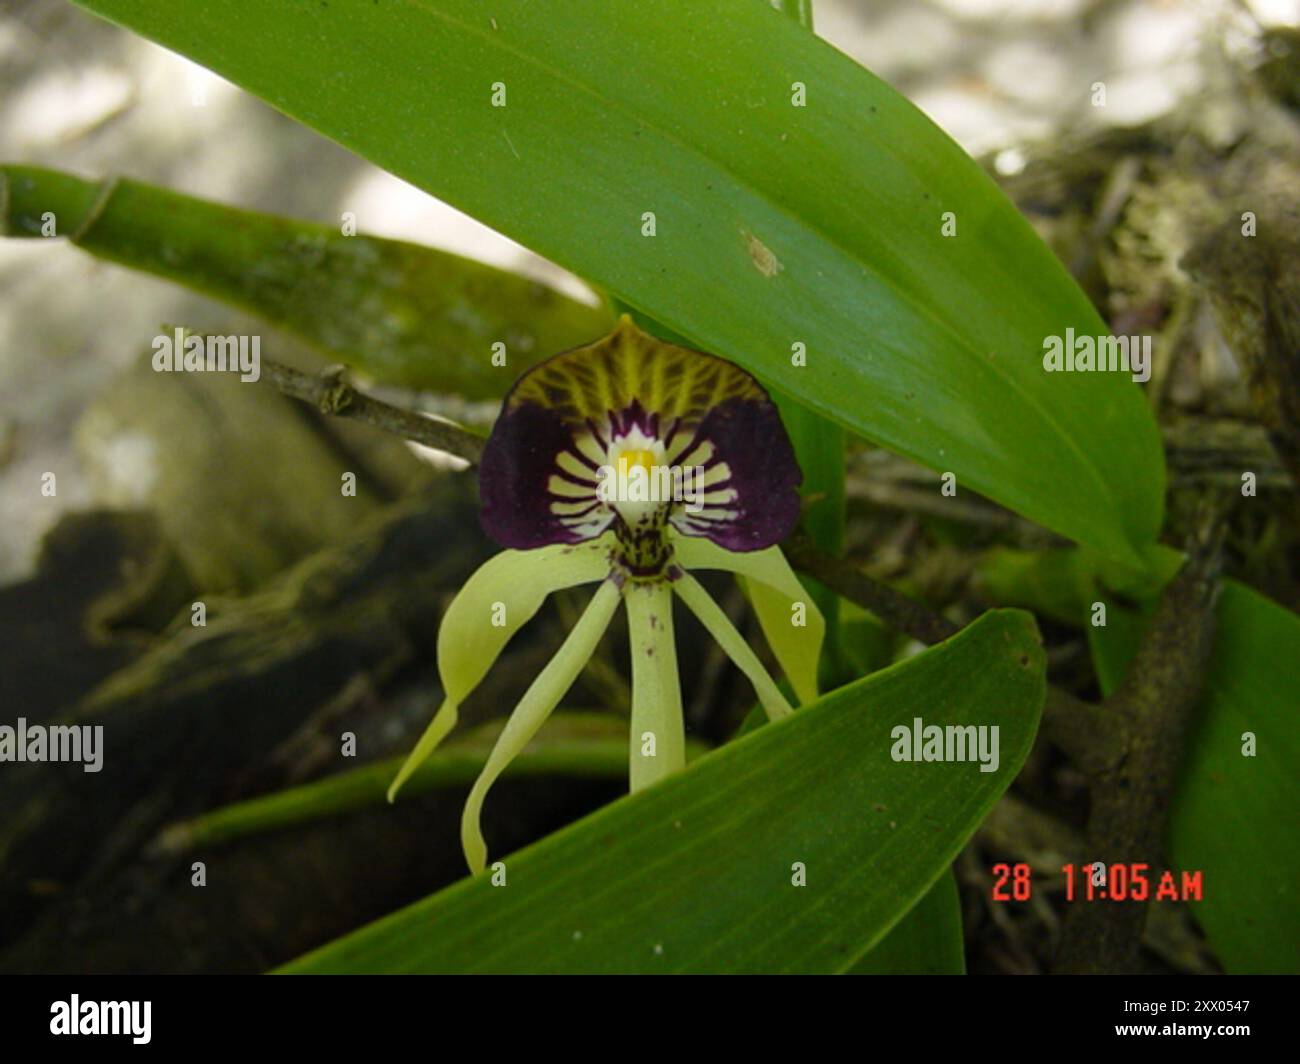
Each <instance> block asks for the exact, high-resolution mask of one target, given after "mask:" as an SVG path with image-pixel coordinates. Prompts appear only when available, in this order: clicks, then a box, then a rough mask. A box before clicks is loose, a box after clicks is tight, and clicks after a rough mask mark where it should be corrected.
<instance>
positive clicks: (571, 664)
mask: <svg viewBox="0 0 1300 1064" xmlns="http://www.w3.org/2000/svg"><path fill="white" fill-rule="evenodd" d="M619 598H620V596H619V590H618V587H617V586H616V585H615V583H614V581H612V580H606V581H605V582H604V583H602V584H601V585H600V587H599V588H598V589H597V591H596V594H595V597H593V598H592V600H591V602H590V603H589V604H588V606H587V608H586V609H585V610H584V611H583V614H582V616H581V617H579V618H578V623H577V624H575V625H574V626H573V630H572V631H571V632H569V636H568V638H567V639H565V641H564V643H563V644H562V645H561V647H560V649H559V650H557V651H556V652H555V656H554V657H553V658H551V660H550V662H549V663H548V664H547V666H546V668H544V669H543V670H542V672H541V674H540V675H539V676H538V677H537V679H535V680H534V681H533V682H532V684H531V685H530V686H529V688H528V690H527V691H525V692H524V697H523V698H521V699H520V700H519V705H518V706H516V707H515V711H514V712H513V713H511V714H510V719H509V720H508V721H506V726H505V728H504V729H503V730H502V732H501V735H500V737H499V738H498V739H497V742H496V746H494V747H493V748H492V753H491V754H490V755H489V756H488V759H487V764H485V765H484V766H483V772H482V773H481V774H480V775H479V778H478V779H477V780H476V781H475V782H474V787H473V789H472V790H471V791H470V792H469V799H468V800H467V801H466V802H465V811H464V813H463V814H462V816H461V821H460V841H461V846H463V847H464V850H465V860H466V861H468V862H469V867H470V870H471V871H472V872H474V873H478V872H481V871H483V869H484V867H486V865H487V844H486V843H485V842H484V841H483V832H482V830H481V829H480V827H479V817H480V815H481V813H482V811H483V800H484V798H486V797H487V792H488V789H489V788H490V787H491V786H492V784H493V783H495V782H496V779H497V777H498V776H500V775H501V773H502V772H504V771H505V768H506V766H507V765H509V764H510V762H511V761H512V760H513V759H514V758H515V756H516V755H517V754H518V753H519V752H520V751H521V750H522V749H523V748H524V747H525V746H527V745H528V743H529V742H530V741H531V739H532V738H533V736H534V735H536V734H537V730H538V729H539V728H540V727H541V726H542V725H543V724H545V723H546V718H547V717H549V716H550V715H551V712H552V710H554V709H555V707H556V706H557V705H559V702H560V699H561V698H563V697H564V695H565V692H566V691H568V690H569V688H570V687H572V686H573V681H574V680H576V679H577V678H578V673H580V672H582V670H583V668H584V667H585V666H586V664H587V662H588V661H589V660H590V659H591V655H592V653H593V652H594V651H595V649H596V644H597V643H599V642H600V637H601V636H602V635H604V634H605V629H606V628H608V627H609V622H610V619H611V618H612V617H613V616H614V610H615V609H616V608H617V607H618V603H619Z"/></svg>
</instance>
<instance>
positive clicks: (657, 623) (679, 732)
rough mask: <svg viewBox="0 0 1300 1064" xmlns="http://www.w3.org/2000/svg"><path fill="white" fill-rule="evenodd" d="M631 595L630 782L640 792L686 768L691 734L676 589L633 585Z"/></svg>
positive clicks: (629, 603) (629, 609) (627, 593)
mask: <svg viewBox="0 0 1300 1064" xmlns="http://www.w3.org/2000/svg"><path fill="white" fill-rule="evenodd" d="M625 597H626V600H627V618H628V634H629V641H630V643H631V647H632V741H631V744H630V748H629V752H628V761H629V781H630V788H631V790H632V792H633V793H635V792H637V791H639V790H641V788H643V787H648V786H650V784H652V783H657V782H659V780H661V779H663V778H664V777H665V776H670V775H672V774H673V773H674V772H679V771H681V770H682V769H683V768H685V767H686V732H685V724H684V722H683V720H682V687H681V681H680V680H679V678H678V676H677V645H676V643H675V642H674V640H673V593H672V590H671V589H670V588H669V586H668V585H667V584H665V583H659V582H655V583H648V584H631V585H629V586H628V588H627V591H626V595H625Z"/></svg>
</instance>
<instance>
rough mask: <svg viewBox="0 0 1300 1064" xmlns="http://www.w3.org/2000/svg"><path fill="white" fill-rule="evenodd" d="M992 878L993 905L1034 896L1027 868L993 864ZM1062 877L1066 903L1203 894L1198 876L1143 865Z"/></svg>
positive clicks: (1073, 870)
mask: <svg viewBox="0 0 1300 1064" xmlns="http://www.w3.org/2000/svg"><path fill="white" fill-rule="evenodd" d="M990 871H991V872H992V874H993V891H992V897H993V900H994V901H1008V902H1014V901H1028V900H1029V899H1030V898H1031V897H1032V896H1033V891H1034V878H1033V870H1032V869H1031V868H1030V867H1029V865H1027V864H1024V863H1021V864H1014V865H1011V864H996V865H994V866H993V867H992V869H990ZM1061 874H1062V875H1063V876H1064V877H1065V900H1066V901H1070V902H1073V901H1139V902H1140V901H1200V900H1201V898H1202V896H1203V894H1204V890H1205V879H1204V876H1203V875H1202V873H1201V872H1181V873H1174V872H1171V871H1168V870H1166V871H1159V870H1154V871H1153V870H1152V869H1151V866H1150V865H1146V864H1138V863H1134V864H1123V863H1118V864H1110V865H1108V864H1103V863H1102V862H1100V861H1096V862H1094V863H1092V864H1083V865H1075V864H1068V865H1065V866H1063V867H1062V868H1061Z"/></svg>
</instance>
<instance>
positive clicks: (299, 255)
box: [0, 166, 613, 399]
mask: <svg viewBox="0 0 1300 1064" xmlns="http://www.w3.org/2000/svg"><path fill="white" fill-rule="evenodd" d="M47 213H48V214H51V215H53V216H54V222H55V225H56V234H57V235H61V236H66V237H67V238H68V239H69V240H71V241H72V243H74V244H76V245H77V246H78V247H80V248H81V249H82V250H84V251H88V252H90V253H91V254H92V255H95V256H98V257H99V258H103V259H107V260H109V261H111V262H116V263H118V264H120V265H123V266H129V267H131V268H132V269H136V270H143V271H145V272H146V273H152V274H156V275H157V276H159V277H165V278H167V279H168V280H171V281H176V282H178V283H179V284H183V285H186V286H187V287H189V288H193V289H195V290H197V291H199V292H202V293H203V294H205V295H210V296H215V297H216V298H218V299H222V300H225V301H226V302H228V303H232V304H234V305H235V306H238V307H240V308H242V309H244V310H248V311H250V312H252V313H254V314H257V315H259V316H261V317H263V318H265V319H266V320H267V321H269V322H270V323H271V324H273V325H277V326H280V327H281V328H284V329H286V330H288V331H290V332H294V333H297V334H298V335H299V336H301V337H303V338H304V339H305V340H307V341H308V342H309V343H311V344H313V345H315V346H316V347H317V348H318V349H320V350H321V351H323V352H325V353H327V354H329V355H331V356H333V357H334V358H336V359H338V360H340V361H343V362H346V363H348V364H349V365H352V366H356V367H359V368H360V369H363V370H365V371H366V372H368V373H370V374H372V375H373V376H375V377H376V378H378V379H380V380H382V381H386V382H388V383H391V384H400V385H406V386H409V387H414V388H427V389H430V390H437V391H452V392H457V393H459V394H461V395H463V396H466V397H467V398H471V399H498V398H500V397H501V395H502V393H503V392H504V391H505V389H506V387H508V386H509V384H510V382H511V381H513V380H514V378H515V377H516V376H517V375H518V374H519V373H521V372H523V370H524V369H526V368H527V367H528V366H530V365H532V364H533V363H534V362H537V361H538V360H539V359H541V358H544V357H546V356H548V355H552V354H554V353H555V352H556V351H560V350H563V349H565V348H568V347H575V346H577V345H578V344H580V343H586V342H587V341H589V340H591V339H592V338H594V337H596V336H599V335H600V334H601V333H603V332H606V331H607V330H608V329H609V328H610V326H611V324H612V322H613V318H612V317H611V316H610V315H609V313H608V312H606V311H604V310H601V309H598V308H596V307H589V306H586V305H585V304H582V303H578V302H577V301H575V300H572V299H569V298H568V297H567V296H563V295H561V294H560V293H559V292H556V291H555V290H554V289H551V288H548V287H546V286H545V285H542V284H538V283H537V282H535V281H531V280H528V279H526V278H523V277H518V276H516V275H515V274H512V273H508V272H506V271H504V270H498V269H495V268H494V267H491V266H485V265H484V264H483V263H481V262H474V261H473V260H471V259H465V258H461V257H460V256H459V255H452V254H450V253H448V252H445V251H437V250H435V249H433V248H427V247H421V246H420V245H418V244H408V243H404V242H402V241H398V240H383V239H380V238H378V237H368V236H363V235H359V234H357V235H352V236H345V235H344V234H343V233H342V231H341V230H340V229H339V228H331V227H329V226H325V225H317V224H315V223H312V222H302V221H297V220H295V219H290V218H277V217H274V216H272V215H267V214H258V213H256V212H254V211H243V210H236V209H235V208H233V207H225V206H222V205H221V204H218V203H210V202H208V201H206V200H201V199H194V198H192V197H190V196H182V195H180V194H179V193H176V192H171V191H168V190H167V189H162V188H156V187H154V186H152V185H145V184H141V183H140V182H137V181H130V180H125V179H119V180H109V181H105V182H93V181H83V180H82V179H80V178H77V177H73V176H72V175H70V174H63V173H59V172H57V171H54V170H45V169H41V168H39V167H30V166H0V233H5V234H7V235H10V236H18V237H22V236H27V237H39V236H40V235H41V229H42V224H43V223H42V217H43V216H44V215H46V214H47ZM496 343H502V344H504V345H505V356H506V361H505V365H504V366H500V365H496V364H494V362H493V358H492V356H493V344H496Z"/></svg>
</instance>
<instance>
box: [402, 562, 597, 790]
mask: <svg viewBox="0 0 1300 1064" xmlns="http://www.w3.org/2000/svg"><path fill="white" fill-rule="evenodd" d="M609 553H610V544H609V543H606V542H593V543H584V544H580V545H576V546H566V545H562V544H558V545H556V546H553V547H546V548H543V549H542V550H537V551H529V552H527V553H524V552H522V551H510V550H508V551H503V552H502V553H500V554H498V555H496V556H495V557H493V558H489V559H488V560H487V561H486V562H484V563H483V565H482V566H480V567H479V568H478V570H477V571H475V573H474V575H473V576H471V577H470V578H469V580H467V581H466V582H465V586H464V587H462V588H461V589H460V591H459V592H458V593H457V595H456V597H455V598H454V599H452V601H451V605H450V606H448V607H447V612H446V613H445V614H443V617H442V625H441V627H440V628H439V629H438V675H439V676H440V677H441V678H442V688H443V695H444V701H443V703H442V707H441V708H440V709H439V710H438V712H437V713H436V714H435V715H434V718H433V721H432V723H430V725H429V727H428V728H427V729H426V730H425V732H424V734H423V735H422V736H421V737H420V741H419V742H418V743H417V744H416V746H415V749H414V750H412V751H411V753H410V755H409V756H408V757H407V759H406V761H405V763H404V764H403V765H402V768H401V771H399V772H398V774H397V778H396V779H394V780H393V783H392V786H390V787H389V789H388V800H389V801H392V800H393V798H394V797H395V796H396V795H397V791H398V789H399V788H400V787H401V786H402V784H403V783H405V782H406V781H407V779H409V778H410V775H411V773H412V772H414V771H415V770H416V769H417V768H419V766H420V765H421V764H423V762H424V761H425V760H426V759H427V758H428V756H429V755H430V754H431V753H433V751H434V750H435V749H436V748H437V746H438V744H439V743H440V742H442V740H443V739H445V738H446V737H447V734H448V733H449V732H450V731H451V730H452V728H454V727H455V726H456V717H457V710H458V707H459V706H460V703H462V702H464V701H465V699H466V698H467V697H469V694H470V692H471V691H473V690H474V688H475V687H477V686H478V685H479V682H480V681H481V680H482V679H483V677H484V676H486V675H487V672H488V669H490V668H491V667H492V664H493V662H495V661H496V659H497V656H498V655H499V654H500V653H501V651H502V649H503V648H504V647H505V645H506V643H508V642H509V641H510V637H511V636H513V635H514V634H515V632H517V631H518V630H519V629H520V627H522V626H523V625H524V624H526V623H527V622H528V621H529V620H531V619H532V618H533V616H534V615H535V614H536V613H537V611H538V610H539V609H540V608H541V605H542V603H543V602H544V601H545V600H546V597H547V596H548V595H550V594H551V593H552V592H554V591H561V590H563V589H565V588H569V587H577V586H578V585H580V584H591V583H595V582H596V581H597V580H603V579H604V578H605V577H606V576H608V575H609V568H610V561H609Z"/></svg>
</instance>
